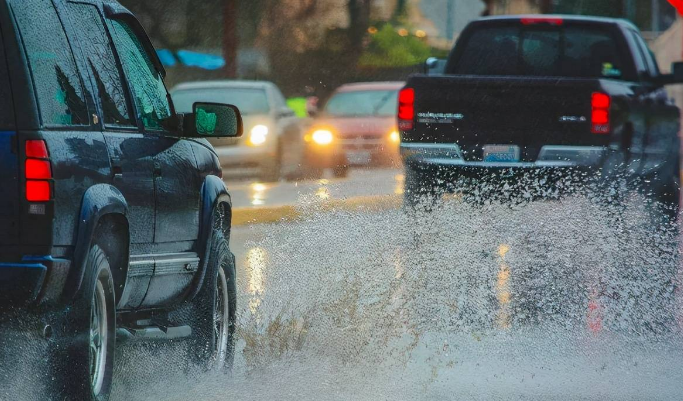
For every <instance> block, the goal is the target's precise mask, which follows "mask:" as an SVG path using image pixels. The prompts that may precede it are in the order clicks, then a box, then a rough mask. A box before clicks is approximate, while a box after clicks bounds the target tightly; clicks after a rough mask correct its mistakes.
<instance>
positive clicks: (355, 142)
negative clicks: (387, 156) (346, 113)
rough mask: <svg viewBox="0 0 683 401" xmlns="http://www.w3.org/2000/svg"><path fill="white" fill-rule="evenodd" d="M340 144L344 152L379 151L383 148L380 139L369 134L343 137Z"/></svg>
mask: <svg viewBox="0 0 683 401" xmlns="http://www.w3.org/2000/svg"><path fill="white" fill-rule="evenodd" d="M340 142H341V144H342V147H343V148H344V149H345V150H379V149H381V148H383V147H384V141H383V140H382V138H381V137H378V136H377V135H369V134H357V135H345V136H344V138H342V139H341V141H340Z"/></svg>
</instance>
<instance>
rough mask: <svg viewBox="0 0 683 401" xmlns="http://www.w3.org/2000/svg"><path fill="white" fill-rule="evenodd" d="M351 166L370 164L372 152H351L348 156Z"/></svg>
mask: <svg viewBox="0 0 683 401" xmlns="http://www.w3.org/2000/svg"><path fill="white" fill-rule="evenodd" d="M346 157H347V159H348V160H349V164H370V159H371V155H370V152H349V153H348V154H347V155H346Z"/></svg>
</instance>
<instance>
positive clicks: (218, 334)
mask: <svg viewBox="0 0 683 401" xmlns="http://www.w3.org/2000/svg"><path fill="white" fill-rule="evenodd" d="M228 319H229V310H228V282H227V279H226V277H225V271H224V270H223V266H221V267H220V268H219V269H218V280H217V283H216V295H215V297H214V309H213V336H214V344H215V346H214V359H215V361H216V362H217V365H218V366H220V365H221V364H222V363H224V362H225V360H226V358H227V355H228V338H229V336H230V333H229V322H228Z"/></svg>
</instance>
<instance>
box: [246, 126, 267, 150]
mask: <svg viewBox="0 0 683 401" xmlns="http://www.w3.org/2000/svg"><path fill="white" fill-rule="evenodd" d="M267 136H268V127H266V126H265V125H257V126H255V127H254V128H252V129H251V132H250V133H249V143H250V144H251V145H254V146H260V145H263V144H264V143H266V137H267Z"/></svg>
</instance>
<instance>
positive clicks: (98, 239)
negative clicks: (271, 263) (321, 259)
mask: <svg viewBox="0 0 683 401" xmlns="http://www.w3.org/2000/svg"><path fill="white" fill-rule="evenodd" d="M0 26H1V27H2V42H0V88H1V89H0V91H2V100H1V102H2V106H3V107H2V112H1V113H0V114H2V117H0V120H1V121H0V125H1V126H2V132H1V133H0V169H1V171H0V192H1V193H2V195H3V196H2V202H1V203H0V227H2V230H0V320H2V321H3V325H4V324H6V323H7V322H5V317H6V316H10V314H11V313H14V314H16V313H17V312H18V311H21V312H23V313H20V314H21V315H23V316H24V317H27V318H28V317H31V316H33V317H35V318H36V319H37V322H38V323H35V324H33V326H32V327H33V328H34V329H35V330H36V331H42V332H44V333H47V334H49V338H50V339H51V341H53V342H51V343H50V344H52V346H51V347H52V348H54V349H56V350H57V351H55V353H54V354H51V355H49V356H47V357H46V361H47V362H49V363H53V364H54V365H55V366H56V369H57V370H56V372H58V373H53V374H54V375H55V377H57V376H58V377H59V378H57V379H55V380H54V382H55V385H56V386H61V387H60V388H59V389H55V391H65V393H64V394H65V395H66V396H67V398H68V399H91V397H92V398H93V399H100V397H106V396H107V393H108V391H109V386H110V385H111V373H112V369H113V368H112V366H110V365H111V364H113V362H111V361H112V359H111V355H113V347H114V346H115V339H114V337H116V336H118V335H120V334H122V333H123V334H125V335H127V336H129V337H137V338H143V337H145V336H146V334H149V333H154V334H155V335H158V337H159V338H160V339H164V338H172V337H186V336H190V335H191V334H192V332H191V331H192V330H190V328H189V326H186V325H185V323H186V322H183V321H179V320H175V321H174V320H173V319H170V318H169V316H170V313H171V311H174V310H176V308H182V307H183V305H186V304H188V303H191V302H193V300H195V299H200V297H199V294H203V293H206V292H207V291H210V290H209V289H207V287H208V286H209V284H207V283H209V282H211V280H210V279H209V277H211V274H214V272H213V271H211V272H209V273H207V271H209V270H211V268H210V266H211V263H210V262H209V260H208V255H209V254H211V253H212V251H211V250H212V249H213V245H212V242H213V241H217V240H218V238H217V234H216V233H217V232H218V231H221V230H222V229H223V228H225V230H229V227H230V218H229V216H230V213H231V212H230V210H231V200H230V195H229V194H228V192H227V188H226V187H225V184H224V183H223V181H222V180H221V179H220V178H219V177H220V176H221V174H222V173H221V168H220V165H219V163H218V157H217V155H216V153H215V151H214V150H213V148H212V147H211V145H210V144H209V143H208V142H207V141H206V139H203V138H201V137H200V136H199V135H197V132H194V133H193V132H191V130H190V129H189V127H190V126H189V125H187V124H185V123H186V122H188V121H194V120H195V115H194V114H187V115H179V114H176V113H175V111H174V109H173V105H172V102H170V97H169V96H168V93H167V91H166V88H165V86H164V84H163V77H164V76H165V71H164V69H163V67H162V66H161V63H160V62H159V60H158V58H157V56H156V52H155V51H154V48H153V46H152V44H151V42H150V41H149V39H148V38H147V36H146V34H145V32H144V30H143V28H142V26H141V25H140V23H139V22H138V21H137V20H136V18H135V17H134V16H133V15H132V14H131V13H130V12H129V11H128V10H127V9H125V8H124V7H122V6H121V5H119V3H118V2H115V1H105V0H90V1H79V2H69V1H55V2H54V3H53V2H52V1H50V0H29V1H26V0H21V1H19V0H14V1H7V0H3V1H0ZM214 106H215V107H217V108H220V110H221V111H225V110H227V109H228V107H227V106H225V107H224V105H214ZM212 107H213V106H212ZM230 108H231V110H235V109H234V108H233V107H232V106H230ZM205 114H206V113H205ZM214 117H215V115H214ZM237 117H238V114H237ZM184 122H185V123H184ZM215 122H216V120H215V119H214V124H215ZM232 122H233V125H235V126H237V125H238V124H240V122H239V120H236V121H232ZM193 128H194V126H193ZM219 209H220V210H221V213H222V214H221V215H220V216H221V217H217V216H218V214H216V213H217V211H218V210H219ZM226 217H227V219H226ZM216 227H221V228H220V229H217V228H216ZM225 232H227V231H225ZM221 235H222V234H221ZM223 257H224V259H226V261H227V262H226V263H231V264H233V265H234V257H233V256H232V254H231V253H230V252H229V250H228V251H226V253H225V254H224V256H223ZM95 268H97V270H93V269H95ZM231 279H233V280H234V277H233V278H231ZM95 284H96V285H95ZM93 286H94V287H93ZM103 287H105V288H103ZM90 296H92V297H93V299H92V303H90V302H91V301H90V299H88V297H90ZM88 313H92V315H91V316H87V314H88ZM89 319H91V320H90V321H88V320H89ZM93 322H96V323H95V324H96V328H94V326H92V324H93ZM10 323H11V322H10ZM89 324H90V325H91V326H90V330H91V332H90V340H89V341H91V344H90V345H91V347H92V346H93V342H97V347H99V348H98V351H97V352H96V355H97V358H100V357H101V358H104V359H101V358H100V359H98V361H100V362H101V364H100V362H97V366H96V367H95V368H94V369H95V371H96V372H100V373H101V376H100V378H99V379H98V380H99V381H98V380H95V379H93V377H92V375H93V371H92V370H91V371H90V375H91V377H90V379H91V380H95V381H94V382H93V383H91V384H92V388H90V386H88V383H87V381H88V379H87V378H86V376H87V375H88V371H87V370H88V363H89V362H88V358H95V356H93V355H94V354H91V355H90V357H88V345H87V344H81V341H85V342H87V341H88V335H87V334H83V332H86V333H87V330H88V328H87V326H88V325H89ZM117 326H118V329H119V332H116V329H117ZM162 328H163V329H162ZM100 329H101V330H102V331H100ZM93 330H97V333H98V334H97V335H96V336H95V337H93V334H92V333H93V332H94V331H93ZM107 333H108V334H107ZM47 334H46V336H47ZM105 334H107V335H105ZM76 344H78V345H76ZM102 344H104V345H102ZM102 347H104V348H105V351H102V353H101V354H100V351H99V349H100V348H102ZM62 352H64V353H62ZM91 352H94V351H92V348H91ZM11 362H12V361H2V364H9V363H11ZM105 364H106V366H105ZM90 368H93V367H92V366H90ZM100 369H102V370H101V371H100ZM64 373H68V374H69V375H70V379H69V380H63V379H64V378H63V377H62V374H64ZM105 376H106V377H105ZM98 383H99V384H98ZM103 383H104V384H103ZM97 385H99V386H100V387H96V386H97Z"/></svg>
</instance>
